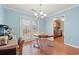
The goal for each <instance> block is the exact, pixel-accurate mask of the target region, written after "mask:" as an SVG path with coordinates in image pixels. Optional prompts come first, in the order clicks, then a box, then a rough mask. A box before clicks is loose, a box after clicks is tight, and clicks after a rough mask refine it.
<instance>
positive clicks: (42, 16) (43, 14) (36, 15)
mask: <svg viewBox="0 0 79 59" xmlns="http://www.w3.org/2000/svg"><path fill="white" fill-rule="evenodd" d="M39 7H40V10H38V12H37V10H35V9H32V11H33V13H34V16H35V17H37V18H40V19H43V18H44V17H46V16H47V14H46V13H45V12H44V11H43V10H42V4H39Z"/></svg>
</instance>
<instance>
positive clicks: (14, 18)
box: [4, 8, 35, 38]
mask: <svg viewBox="0 0 79 59" xmlns="http://www.w3.org/2000/svg"><path fill="white" fill-rule="evenodd" d="M4 13H5V21H4V23H5V24H6V25H9V26H10V27H11V28H12V29H13V31H14V32H15V34H16V37H17V38H19V37H20V16H24V17H25V18H26V20H35V18H33V17H32V16H29V15H27V14H24V13H22V12H18V10H17V11H14V10H10V9H8V8H5V11H4Z"/></svg>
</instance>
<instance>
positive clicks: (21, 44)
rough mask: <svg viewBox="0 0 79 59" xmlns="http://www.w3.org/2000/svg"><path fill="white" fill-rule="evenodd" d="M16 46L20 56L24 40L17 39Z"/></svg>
mask: <svg viewBox="0 0 79 59" xmlns="http://www.w3.org/2000/svg"><path fill="white" fill-rule="evenodd" d="M18 45H19V53H20V55H22V51H23V46H24V40H21V39H19V41H18Z"/></svg>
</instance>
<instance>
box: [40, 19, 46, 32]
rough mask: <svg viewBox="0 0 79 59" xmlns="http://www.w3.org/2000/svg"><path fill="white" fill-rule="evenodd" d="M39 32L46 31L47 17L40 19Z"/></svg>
mask: <svg viewBox="0 0 79 59" xmlns="http://www.w3.org/2000/svg"><path fill="white" fill-rule="evenodd" d="M39 32H40V33H41V32H44V33H46V21H45V19H41V20H40V21H39Z"/></svg>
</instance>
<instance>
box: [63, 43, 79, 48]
mask: <svg viewBox="0 0 79 59" xmlns="http://www.w3.org/2000/svg"><path fill="white" fill-rule="evenodd" d="M64 44H65V45H69V46H72V47H74V48H79V46H75V45H72V44H68V43H64Z"/></svg>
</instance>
